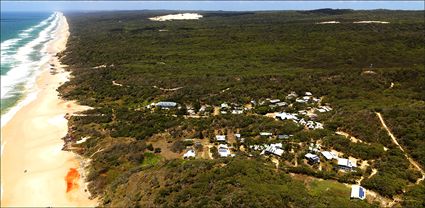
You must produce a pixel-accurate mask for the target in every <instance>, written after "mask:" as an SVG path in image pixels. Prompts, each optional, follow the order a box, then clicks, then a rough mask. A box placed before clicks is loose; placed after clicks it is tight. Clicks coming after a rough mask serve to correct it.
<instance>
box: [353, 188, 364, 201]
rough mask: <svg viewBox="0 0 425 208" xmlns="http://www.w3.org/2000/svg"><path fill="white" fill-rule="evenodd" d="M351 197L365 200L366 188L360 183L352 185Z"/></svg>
mask: <svg viewBox="0 0 425 208" xmlns="http://www.w3.org/2000/svg"><path fill="white" fill-rule="evenodd" d="M350 198H352V199H361V200H364V199H365V198H366V189H365V188H363V187H361V186H359V185H352V186H351V197H350Z"/></svg>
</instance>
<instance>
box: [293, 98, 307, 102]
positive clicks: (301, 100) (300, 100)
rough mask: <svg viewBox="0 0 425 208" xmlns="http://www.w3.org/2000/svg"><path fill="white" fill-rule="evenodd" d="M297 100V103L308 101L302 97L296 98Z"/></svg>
mask: <svg viewBox="0 0 425 208" xmlns="http://www.w3.org/2000/svg"><path fill="white" fill-rule="evenodd" d="M295 102H297V103H306V102H307V101H305V100H303V99H300V98H297V99H295Z"/></svg>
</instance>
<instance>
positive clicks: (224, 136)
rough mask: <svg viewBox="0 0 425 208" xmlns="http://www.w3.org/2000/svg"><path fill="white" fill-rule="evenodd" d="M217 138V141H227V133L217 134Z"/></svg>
mask: <svg viewBox="0 0 425 208" xmlns="http://www.w3.org/2000/svg"><path fill="white" fill-rule="evenodd" d="M215 140H216V141H217V142H226V135H215Z"/></svg>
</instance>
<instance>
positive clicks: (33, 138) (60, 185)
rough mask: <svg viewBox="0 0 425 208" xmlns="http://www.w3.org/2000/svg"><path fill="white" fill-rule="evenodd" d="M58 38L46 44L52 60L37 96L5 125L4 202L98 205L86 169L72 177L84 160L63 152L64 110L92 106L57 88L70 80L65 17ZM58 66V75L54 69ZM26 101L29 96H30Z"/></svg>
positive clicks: (41, 77) (4, 204)
mask: <svg viewBox="0 0 425 208" xmlns="http://www.w3.org/2000/svg"><path fill="white" fill-rule="evenodd" d="M60 15H61V16H60V21H59V24H58V26H57V27H56V30H55V38H54V39H53V40H51V41H50V42H49V43H48V45H47V52H48V53H49V54H50V55H51V59H50V60H49V61H47V62H46V63H44V64H43V66H42V67H41V70H40V73H39V74H38V76H37V78H36V84H35V85H36V89H34V91H35V93H36V94H35V95H34V96H35V98H32V99H31V100H29V101H28V102H27V103H24V104H21V105H22V107H21V108H19V109H18V110H17V112H16V113H15V114H14V115H13V116H12V117H11V118H10V120H9V121H8V122H7V123H5V124H2V127H1V130H2V131H1V134H2V135H1V137H2V143H1V151H2V152H1V153H2V156H1V163H2V169H1V185H2V195H1V197H2V199H1V206H2V207H7V206H15V207H16V206H31V207H35V206H37V207H38V206H44V207H47V206H48V207H51V206H56V207H57V206H71V207H76V206H84V207H88V206H96V205H97V202H96V200H95V199H89V197H90V194H89V192H88V191H87V189H86V183H85V181H84V178H83V177H80V176H84V175H85V174H84V173H78V172H77V173H76V174H74V176H76V177H73V178H72V181H71V188H70V181H69V180H68V181H67V179H69V178H68V176H69V175H70V172H72V170H74V172H75V170H78V171H80V172H81V169H83V168H84V167H82V163H83V162H84V161H83V159H82V158H80V157H79V156H78V155H76V154H75V153H72V152H70V151H63V150H62V148H63V147H64V144H65V142H64V141H63V140H62V138H63V137H64V136H65V135H66V134H67V132H68V121H67V120H66V119H65V114H73V113H75V112H78V111H82V110H86V109H88V107H86V106H80V105H77V104H76V102H75V101H65V100H62V99H60V98H59V95H58V92H57V91H56V89H57V88H58V87H59V86H60V85H62V84H63V83H64V82H66V81H68V79H69V75H70V73H69V72H66V71H65V69H64V67H65V66H63V65H61V64H60V61H59V60H58V58H57V57H56V56H55V55H56V54H57V53H58V52H61V51H63V50H65V48H66V43H67V39H68V36H69V31H68V23H67V21H66V18H65V17H64V16H63V15H62V14H60ZM50 64H54V68H55V69H56V73H51V71H50ZM25 99H27V98H25Z"/></svg>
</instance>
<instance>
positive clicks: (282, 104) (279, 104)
mask: <svg viewBox="0 0 425 208" xmlns="http://www.w3.org/2000/svg"><path fill="white" fill-rule="evenodd" d="M276 105H277V106H278V107H283V106H287V105H288V103H286V102H278V103H276Z"/></svg>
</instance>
